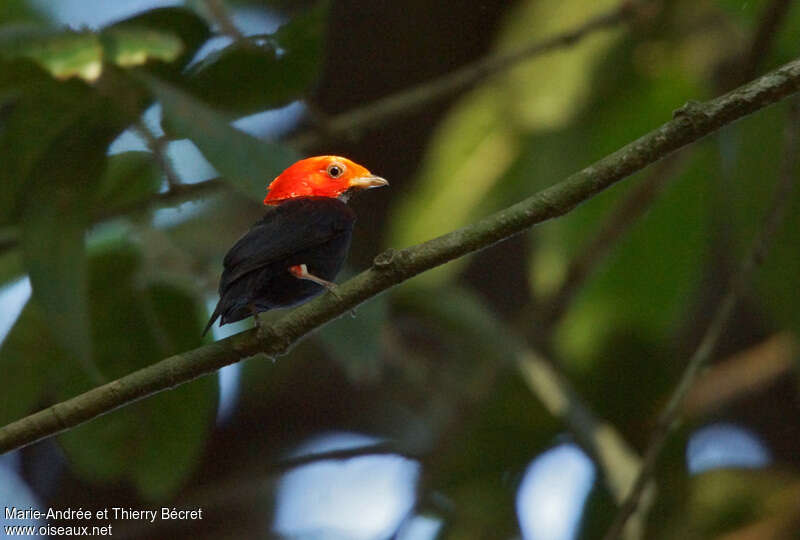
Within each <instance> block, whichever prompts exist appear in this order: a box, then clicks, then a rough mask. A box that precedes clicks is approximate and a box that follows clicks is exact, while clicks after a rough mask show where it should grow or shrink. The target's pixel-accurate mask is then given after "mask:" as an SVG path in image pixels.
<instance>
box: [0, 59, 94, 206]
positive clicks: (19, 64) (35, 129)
mask: <svg viewBox="0 0 800 540" xmlns="http://www.w3.org/2000/svg"><path fill="white" fill-rule="evenodd" d="M0 89H6V90H7V91H9V92H12V93H13V94H14V97H13V99H12V107H11V112H10V114H9V115H8V116H7V118H6V119H5V121H4V122H3V126H2V128H3V129H2V132H1V133H0V163H2V164H3V167H2V168H0V184H2V185H3V189H2V190H0V216H2V217H3V219H9V218H13V217H16V212H15V209H16V208H17V206H18V204H19V202H20V201H19V198H20V195H21V190H22V188H23V186H24V185H25V182H26V181H27V180H28V179H29V178H30V175H31V172H32V170H33V169H34V167H35V166H36V163H37V162H38V160H40V159H42V158H43V157H44V156H46V154H47V151H48V149H49V148H50V145H51V144H53V142H54V141H55V140H56V139H57V137H59V135H61V134H62V133H63V132H64V131H66V130H67V129H68V127H69V126H70V125H72V124H74V123H75V122H77V121H78V119H79V118H80V117H81V115H83V114H85V113H86V111H87V110H88V109H89V108H90V107H91V106H92V104H93V100H92V99H91V95H92V91H91V89H90V88H89V87H88V86H87V85H86V84H84V83H83V82H82V81H78V80H71V81H66V82H63V83H59V82H57V81H55V80H53V79H52V78H51V77H50V76H49V75H47V73H45V72H44V71H42V70H41V69H40V68H39V67H37V66H35V65H34V64H33V63H32V62H30V61H28V60H17V61H13V62H4V61H1V60H0Z"/></svg>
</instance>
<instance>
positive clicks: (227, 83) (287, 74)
mask: <svg viewBox="0 0 800 540" xmlns="http://www.w3.org/2000/svg"><path fill="white" fill-rule="evenodd" d="M327 14H328V6H327V2H322V3H320V4H319V5H317V6H316V7H315V8H314V9H311V10H309V11H307V12H305V13H303V14H301V15H298V16H297V17H295V18H294V19H292V20H291V21H290V22H289V23H287V24H285V25H283V26H282V27H281V28H279V29H278V31H277V32H275V33H274V34H272V35H271V36H268V37H265V38H260V39H254V40H252V41H250V42H248V43H246V44H236V43H234V44H233V45H231V46H230V47H227V48H225V49H223V50H221V51H218V52H216V53H214V54H212V55H210V56H209V57H208V58H206V59H205V60H204V61H203V62H202V63H201V64H200V65H199V66H198V67H197V68H196V69H195V70H194V74H193V76H192V78H191V89H192V92H193V93H194V94H195V95H197V96H198V97H199V98H200V99H202V100H203V101H206V102H208V103H211V104H213V105H214V106H215V107H220V108H222V109H225V110H227V111H231V112H235V113H238V114H250V113H253V112H257V111H261V110H264V109H272V108H275V107H280V106H283V105H286V104H287V103H289V102H291V101H294V100H296V99H301V98H303V97H304V96H305V95H306V93H308V92H309V91H310V90H311V86H312V85H313V84H314V82H315V81H316V80H317V77H318V75H319V70H320V63H321V62H320V60H321V57H322V44H323V40H324V31H325V22H326V19H327ZM232 86H235V87H236V92H231V87H232Z"/></svg>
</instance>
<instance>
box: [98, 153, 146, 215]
mask: <svg viewBox="0 0 800 540" xmlns="http://www.w3.org/2000/svg"><path fill="white" fill-rule="evenodd" d="M160 185H161V170H160V169H159V167H158V164H156V162H155V160H154V159H153V155H152V154H151V153H150V152H124V153H121V154H116V155H113V156H110V157H109V158H108V166H107V167H106V171H105V174H104V175H103V177H102V178H101V180H100V184H99V185H98V189H97V194H96V196H95V206H96V207H97V208H99V209H103V210H104V211H108V210H110V209H114V208H124V207H126V206H129V205H131V204H133V203H136V202H138V201H141V200H143V199H145V198H147V197H148V196H150V195H152V194H153V193H157V192H158V189H159V187H160Z"/></svg>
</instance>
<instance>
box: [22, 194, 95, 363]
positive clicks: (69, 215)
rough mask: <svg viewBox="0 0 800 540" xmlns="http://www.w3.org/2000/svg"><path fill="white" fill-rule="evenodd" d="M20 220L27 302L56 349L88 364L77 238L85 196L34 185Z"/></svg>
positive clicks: (82, 273)
mask: <svg viewBox="0 0 800 540" xmlns="http://www.w3.org/2000/svg"><path fill="white" fill-rule="evenodd" d="M37 187H39V189H38V190H35V191H33V192H32V193H31V194H30V195H29V197H30V199H29V202H28V204H27V205H26V206H25V208H24V210H23V215H22V248H23V256H24V261H25V268H26V269H27V271H28V275H29V276H30V280H31V285H32V287H33V298H34V299H35V300H36V301H37V303H38V304H39V306H41V308H42V310H43V311H44V313H46V316H47V320H48V327H49V328H50V329H51V331H52V332H53V334H54V336H55V337H56V339H57V340H58V341H59V343H60V344H61V346H62V347H64V348H65V349H66V350H68V351H70V352H71V353H72V354H73V355H74V356H75V357H77V358H78V359H79V360H80V361H81V362H82V363H83V366H84V367H88V366H90V365H91V344H90V338H89V317H88V305H87V300H86V294H87V289H86V263H85V248H84V241H83V237H84V234H85V231H86V226H87V225H88V223H87V219H88V215H87V214H88V212H87V210H88V200H87V194H86V193H85V192H82V191H79V190H77V189H72V188H71V186H69V185H63V184H62V185H59V184H56V185H53V186H48V187H47V188H46V189H45V185H44V184H43V183H39V186H37Z"/></svg>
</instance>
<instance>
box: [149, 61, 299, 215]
mask: <svg viewBox="0 0 800 540" xmlns="http://www.w3.org/2000/svg"><path fill="white" fill-rule="evenodd" d="M142 77H143V79H144V80H145V81H146V82H147V84H148V86H149V87H150V89H151V90H152V92H153V94H154V95H155V96H156V97H157V98H158V100H159V101H161V105H162V106H163V108H164V117H165V120H166V121H167V122H168V126H165V129H170V130H172V131H174V133H175V134H177V135H179V136H182V137H187V138H189V139H190V140H191V141H192V142H194V143H195V144H196V145H197V146H198V148H200V151H201V152H203V155H205V157H206V159H208V161H210V162H211V164H212V165H213V166H214V167H216V169H217V170H218V171H219V172H220V174H221V175H222V176H224V177H225V179H226V180H227V181H229V182H230V183H231V184H232V185H233V186H234V187H236V188H237V189H238V190H239V191H241V192H242V193H244V194H245V195H248V196H249V197H252V198H253V199H256V200H261V199H263V197H264V194H265V186H266V185H267V183H269V182H270V181H272V179H273V178H275V177H276V176H277V175H278V174H280V173H281V172H282V171H283V170H284V169H285V168H286V167H288V166H289V165H290V164H291V163H293V162H294V161H296V160H297V157H298V156H297V154H295V153H294V152H293V151H292V150H290V149H288V148H287V147H285V146H283V145H281V144H277V143H272V142H268V141H262V140H259V139H257V138H255V137H253V136H251V135H248V134H246V133H244V132H243V131H239V130H238V129H235V128H233V127H231V126H230V125H229V124H228V121H227V119H226V118H225V117H224V116H223V115H222V114H220V113H218V112H216V111H214V110H212V109H210V108H209V107H207V106H206V105H205V104H203V103H202V102H200V101H198V100H197V99H195V98H194V97H192V96H190V95H189V94H187V93H185V92H183V91H181V90H179V89H177V88H175V87H174V86H171V85H169V84H167V83H165V82H163V81H160V80H158V79H156V78H153V77H150V76H146V75H142Z"/></svg>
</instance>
